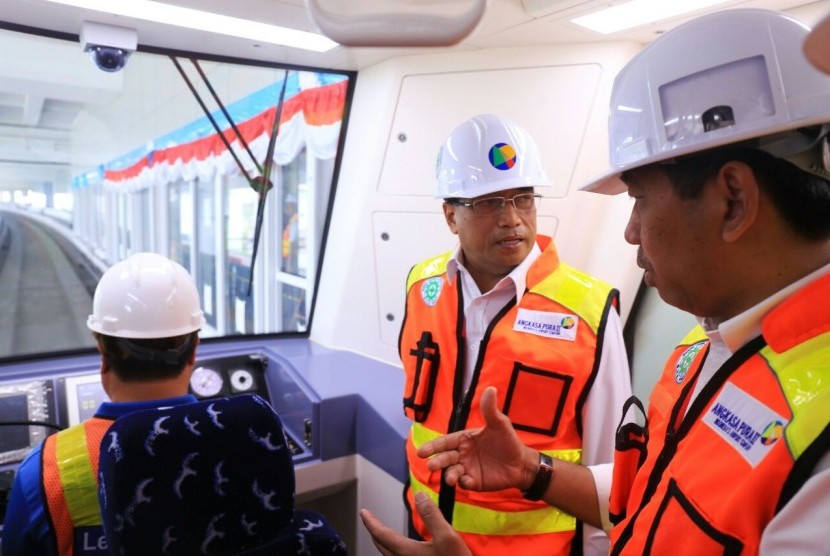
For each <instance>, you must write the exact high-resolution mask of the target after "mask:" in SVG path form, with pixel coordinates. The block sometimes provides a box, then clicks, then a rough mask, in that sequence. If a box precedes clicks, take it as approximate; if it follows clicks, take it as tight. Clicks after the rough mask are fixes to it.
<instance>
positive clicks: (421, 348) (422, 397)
mask: <svg viewBox="0 0 830 556" xmlns="http://www.w3.org/2000/svg"><path fill="white" fill-rule="evenodd" d="M409 355H410V356H412V357H414V358H415V364H414V365H411V363H410V365H407V366H406V368H407V369H408V370H407V373H406V384H405V386H404V398H403V410H404V413H405V414H406V416H407V417H409V418H410V419H412V420H413V421H416V422H419V423H420V422H423V421H425V420H426V418H427V416H428V415H429V410H430V407H432V398H433V394H434V393H435V383H436V380H437V378H438V369H439V367H440V364H441V350H440V349H439V347H438V344H437V343H436V342H433V341H432V333H431V332H423V333H422V334H421V338H420V339H419V340H418V343H417V344H416V347H415V348H414V349H410V350H409ZM412 367H414V370H413V369H412Z"/></svg>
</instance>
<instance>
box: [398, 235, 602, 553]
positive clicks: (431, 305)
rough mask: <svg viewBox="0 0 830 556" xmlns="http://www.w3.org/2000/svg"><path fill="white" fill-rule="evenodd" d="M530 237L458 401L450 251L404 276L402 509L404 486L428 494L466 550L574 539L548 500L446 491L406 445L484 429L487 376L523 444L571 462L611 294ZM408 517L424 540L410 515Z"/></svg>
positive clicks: (458, 309)
mask: <svg viewBox="0 0 830 556" xmlns="http://www.w3.org/2000/svg"><path fill="white" fill-rule="evenodd" d="M538 243H539V245H540V247H541V248H542V249H543V252H542V254H541V256H540V257H539V258H538V260H537V261H535V262H534V264H533V265H532V266H531V268H530V269H529V270H528V274H527V288H528V289H527V291H526V292H525V294H524V295H523V296H522V299H521V302H520V303H519V304H518V305H516V302H515V299H514V300H513V301H511V302H510V303H508V304H507V306H506V307H505V308H504V309H503V310H502V311H500V312H499V314H498V315H497V316H496V317H495V318H494V319H493V321H492V322H491V323H490V325H489V327H488V329H487V331H486V333H485V335H484V339H483V340H482V343H481V346H480V349H479V360H478V361H477V362H476V364H475V369H474V374H473V378H472V382H471V384H470V388H469V392H468V393H467V395H466V396H465V397H464V399H462V396H463V395H464V393H463V391H462V390H463V381H464V354H465V348H464V341H465V340H464V310H463V303H462V302H461V285H460V282H461V281H460V280H458V279H457V280H455V283H450V282H449V280H448V277H447V273H446V267H447V261H448V260H449V258H450V256H451V253H446V254H444V255H441V256H439V257H435V258H433V259H430V260H427V261H425V262H423V263H421V264H419V265H416V266H415V267H414V268H413V269H412V271H410V274H409V278H408V280H407V302H406V315H405V318H404V323H403V326H402V328H401V335H400V339H399V346H398V348H399V352H400V354H401V360H402V362H403V367H404V371H405V373H406V381H405V389H404V400H403V405H404V412H405V413H406V415H407V416H408V417H409V418H411V419H412V420H413V425H412V429H411V431H410V434H409V437H408V439H407V443H406V452H407V459H408V460H409V471H410V476H409V484H408V485H407V488H406V497H407V503H408V505H409V508H410V510H411V508H412V506H413V503H414V498H413V497H414V493H415V492H416V491H423V492H426V493H427V494H428V495H429V496H431V497H432V498H433V500H434V501H436V503H438V505H439V507H440V508H441V510H442V512H443V513H444V515H445V516H447V519H450V520H451V521H452V524H453V527H454V528H455V529H456V530H457V531H459V532H460V533H461V535H462V537H464V541H465V542H466V543H467V545H468V546H469V547H470V549H471V550H472V551H473V553H475V554H498V555H503V554H509V553H511V552H512V553H514V554H536V553H539V552H540V550H542V551H543V552H544V553H545V554H560V553H561V554H566V553H569V551H570V547H571V542H572V540H573V539H574V536H575V531H576V520H575V519H574V518H573V517H572V516H570V515H568V514H566V513H564V512H562V511H560V510H558V509H557V508H553V507H551V506H549V505H547V504H546V503H544V502H542V501H539V502H531V501H529V500H526V499H524V498H523V497H522V495H521V493H520V492H519V491H518V490H516V489H508V490H502V491H497V492H473V491H469V490H464V489H455V488H450V487H449V486H447V485H446V484H443V483H442V481H441V474H440V473H433V472H430V471H428V470H427V468H426V460H425V459H422V458H419V457H417V455H416V454H415V452H416V450H417V448H418V447H419V446H420V445H422V444H423V443H424V442H427V441H429V440H432V439H434V438H436V437H438V436H440V435H443V434H446V433H449V432H453V431H458V430H462V429H465V428H474V427H481V426H483V425H484V423H483V421H482V420H481V416H480V412H479V402H480V396H481V392H482V391H483V390H484V388H485V387H487V386H491V385H492V386H496V387H497V388H498V395H499V400H498V403H499V407H500V408H501V410H502V411H503V412H504V413H505V414H506V415H507V416H508V417H509V418H510V420H511V422H512V423H513V426H514V427H515V429H516V431H517V432H518V434H519V436H520V437H521V439H522V441H523V442H525V443H526V444H527V445H529V446H531V447H532V448H534V449H536V450H539V451H543V452H545V453H547V454H550V455H552V456H555V457H557V458H560V459H564V460H568V461H572V462H580V461H581V458H582V419H581V415H582V407H583V405H584V403H585V400H586V398H587V396H588V393H589V391H590V388H591V384H592V383H593V380H594V377H595V375H596V372H597V367H598V364H599V354H600V353H601V349H602V345H601V344H602V342H601V341H598V338H602V337H604V333H603V331H604V328H605V323H606V319H607V316H608V312H609V311H610V310H612V308H614V309H615V308H616V306H617V302H618V292H617V291H616V290H614V289H612V288H611V287H610V286H609V285H607V284H605V283H604V282H601V281H599V280H597V279H595V278H593V277H591V276H588V275H587V274H585V273H583V272H580V271H578V270H576V269H574V268H572V267H570V266H568V265H566V264H564V263H561V262H560V261H559V257H558V255H557V253H556V249H555V247H554V245H553V242H552V241H551V240H550V238H547V237H543V236H538ZM410 514H411V516H412V519H413V523H414V525H415V527H416V529H417V531H418V533H419V534H420V535H421V536H423V537H427V536H428V533H427V531H426V528H425V526H424V524H423V522H422V521H421V519H420V517H419V516H418V515H417V512H412V511H410ZM580 542H581V541H580ZM579 546H580V548H581V544H580V545H579ZM540 547H544V548H543V549H540Z"/></svg>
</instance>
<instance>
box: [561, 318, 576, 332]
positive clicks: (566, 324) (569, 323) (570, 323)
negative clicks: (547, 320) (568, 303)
mask: <svg viewBox="0 0 830 556" xmlns="http://www.w3.org/2000/svg"><path fill="white" fill-rule="evenodd" d="M560 324H561V325H562V328H564V329H565V330H570V329H571V328H573V327H574V326H575V325H576V319H575V318H573V317H562V322H561V323H560Z"/></svg>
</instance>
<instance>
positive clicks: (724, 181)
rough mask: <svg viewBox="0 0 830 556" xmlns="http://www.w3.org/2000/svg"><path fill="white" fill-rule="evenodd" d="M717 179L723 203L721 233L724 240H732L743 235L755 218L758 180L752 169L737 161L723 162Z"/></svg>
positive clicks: (756, 215)
mask: <svg viewBox="0 0 830 556" xmlns="http://www.w3.org/2000/svg"><path fill="white" fill-rule="evenodd" d="M717 180H718V181H717V183H718V187H719V190H718V191H719V193H720V194H721V195H722V196H723V200H724V206H725V210H724V213H723V224H722V230H721V234H722V237H723V239H724V241H727V242H729V243H733V242H735V241H737V240H739V239H740V238H741V237H743V236H744V234H745V233H746V232H747V230H749V229H750V228H752V226H753V225H754V224H755V222H756V220H757V218H758V203H759V202H760V190H759V186H758V180H757V179H756V178H755V173H754V172H753V171H752V168H750V167H749V166H748V165H747V164H746V163H744V162H738V161H730V162H727V163H726V164H724V165H723V166H722V167H721V169H720V171H719V172H718V177H717Z"/></svg>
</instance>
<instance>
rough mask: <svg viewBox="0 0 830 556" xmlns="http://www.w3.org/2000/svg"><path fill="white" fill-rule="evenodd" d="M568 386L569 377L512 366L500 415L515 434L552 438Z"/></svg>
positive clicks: (557, 427) (522, 366)
mask: <svg viewBox="0 0 830 556" xmlns="http://www.w3.org/2000/svg"><path fill="white" fill-rule="evenodd" d="M572 382H573V377H572V376H569V375H565V374H560V373H556V372H553V371H548V370H546V369H538V368H534V367H528V366H527V365H523V364H521V363H519V362H514V363H513V371H512V373H511V376H510V384H509V385H508V388H507V394H506V397H505V401H504V409H503V410H502V411H503V412H504V414H505V415H507V416H508V417H509V418H510V422H511V423H513V427H514V428H515V429H517V430H522V431H527V432H534V433H538V434H544V435H548V436H556V431H557V430H558V429H559V421H560V420H561V418H562V412H563V411H564V409H565V402H566V400H567V399H568V392H569V391H570V389H571V383H572Z"/></svg>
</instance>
